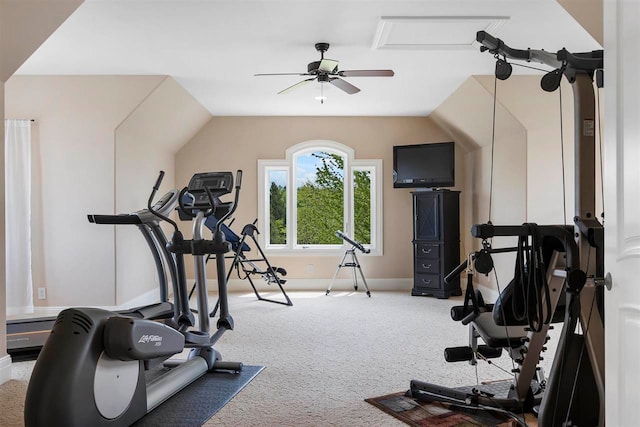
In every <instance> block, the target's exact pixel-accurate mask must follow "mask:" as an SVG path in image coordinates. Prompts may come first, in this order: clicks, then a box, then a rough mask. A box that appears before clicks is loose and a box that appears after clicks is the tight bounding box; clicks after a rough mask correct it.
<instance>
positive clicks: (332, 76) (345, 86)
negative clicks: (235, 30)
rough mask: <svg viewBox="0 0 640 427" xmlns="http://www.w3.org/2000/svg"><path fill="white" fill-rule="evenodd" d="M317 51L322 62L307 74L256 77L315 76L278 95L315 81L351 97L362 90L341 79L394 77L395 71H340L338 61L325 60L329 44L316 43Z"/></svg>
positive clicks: (311, 64) (277, 74)
mask: <svg viewBox="0 0 640 427" xmlns="http://www.w3.org/2000/svg"><path fill="white" fill-rule="evenodd" d="M316 50H317V51H318V52H320V61H314V62H310V63H309V64H308V65H307V72H306V73H271V74H254V75H255V76H313V77H311V78H309V79H305V80H302V81H301V82H298V83H296V84H294V85H293V86H289V87H288V88H286V89H283V90H281V91H280V92H278V95H280V94H284V93H288V92H290V91H292V90H293V89H296V88H298V87H300V86H304V85H305V84H307V83H310V82H312V81H314V80H318V81H319V82H320V83H331V84H332V85H334V86H335V87H337V88H338V89H342V90H343V91H345V92H346V93H348V94H349V95H353V94H354V93H358V92H360V89H359V88H357V87H356V86H354V85H352V84H351V83H349V82H347V81H346V80H343V79H341V77H393V75H394V72H393V70H342V71H338V61H335V60H333V59H325V57H324V53H325V52H326V51H327V50H329V43H316Z"/></svg>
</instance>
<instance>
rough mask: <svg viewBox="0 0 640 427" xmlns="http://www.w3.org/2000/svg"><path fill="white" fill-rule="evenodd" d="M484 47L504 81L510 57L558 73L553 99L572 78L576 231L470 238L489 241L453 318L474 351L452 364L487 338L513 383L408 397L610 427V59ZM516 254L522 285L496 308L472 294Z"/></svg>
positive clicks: (497, 232)
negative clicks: (604, 170) (606, 111)
mask: <svg viewBox="0 0 640 427" xmlns="http://www.w3.org/2000/svg"><path fill="white" fill-rule="evenodd" d="M477 41H478V42H479V43H480V44H481V45H482V47H481V48H480V49H481V51H482V52H485V51H488V52H490V53H492V54H493V55H494V56H495V58H496V60H497V63H496V70H495V71H496V78H497V79H501V80H505V79H506V78H508V77H509V75H510V74H511V64H509V63H508V62H507V59H514V60H522V61H527V62H530V61H535V62H539V63H542V64H546V65H548V66H550V67H552V68H553V70H552V71H550V72H548V73H547V74H545V75H544V77H543V78H542V82H541V87H542V89H544V90H545V91H548V92H552V91H555V90H556V89H558V88H559V86H560V83H561V80H562V77H563V76H565V77H566V78H567V80H568V81H569V83H571V86H572V88H573V94H574V101H575V102H574V109H575V216H574V224H573V226H567V225H536V224H523V225H521V226H499V225H493V224H491V223H487V224H479V225H474V226H473V227H472V230H471V233H472V235H473V236H474V237H476V238H479V239H482V242H483V249H482V250H480V251H478V252H476V253H474V254H472V256H470V258H469V259H468V260H467V261H465V262H464V263H463V264H462V265H461V266H459V267H458V268H456V269H455V270H454V271H453V272H452V273H451V274H449V276H448V277H449V279H450V278H451V277H452V276H453V275H457V274H460V273H461V272H462V270H464V269H465V268H467V273H468V279H469V280H468V283H467V287H468V288H467V294H466V296H465V303H464V305H463V306H462V307H457V308H454V310H452V317H453V319H454V320H462V322H463V323H464V324H469V325H470V328H471V331H470V338H471V339H470V349H469V350H465V351H461V350H459V349H448V350H450V352H449V355H448V358H450V359H452V361H453V360H471V361H472V362H474V361H475V360H476V358H483V357H484V356H483V354H482V351H480V349H479V346H477V345H476V342H475V341H474V340H475V339H476V338H477V337H481V338H482V339H483V340H484V341H485V343H486V344H487V346H489V347H490V348H505V349H507V351H508V352H509V354H510V356H511V357H512V360H513V364H514V369H513V374H514V379H513V381H511V382H510V384H508V385H507V387H506V388H503V390H501V391H497V390H495V388H490V387H489V386H490V385H489V386H484V385H476V386H471V387H460V388H448V387H443V386H438V385H435V384H429V383H425V382H422V381H416V380H414V381H412V382H411V388H410V390H409V392H408V394H409V395H411V396H412V397H414V398H418V399H424V400H427V401H439V402H447V403H451V404H454V405H458V406H463V407H467V408H474V409H487V410H491V411H496V412H503V413H505V412H506V413H509V414H510V415H511V416H512V417H513V418H514V419H516V421H517V422H518V423H519V424H521V425H526V424H524V420H523V418H521V417H520V416H518V414H521V415H524V412H526V411H530V410H532V409H533V410H534V411H537V416H538V425H540V426H543V427H545V426H596V425H597V426H604V419H605V418H604V402H605V399H604V397H605V394H604V393H605V391H604V307H603V299H604V297H603V284H604V279H603V278H604V229H603V226H602V224H601V223H600V222H599V221H598V219H597V218H596V214H595V209H596V202H595V192H596V190H595V189H596V178H595V176H596V174H595V170H596V156H595V152H596V144H595V135H596V127H595V123H596V122H595V119H596V108H595V95H594V82H595V83H596V86H597V88H600V87H602V86H603V85H602V82H603V79H602V68H603V52H602V51H593V52H586V53H576V54H572V53H570V52H568V51H567V50H565V49H562V50H560V51H558V52H557V53H555V54H554V53H550V52H546V51H542V50H531V49H527V50H519V49H512V48H510V47H509V46H507V45H506V44H505V43H504V42H503V41H502V40H500V39H496V38H494V37H492V36H491V35H489V34H487V33H486V32H484V31H480V32H478V34H477ZM595 90H596V91H597V89H595ZM494 96H495V94H494ZM495 236H516V237H518V247H517V248H508V249H505V250H499V249H493V248H491V244H490V239H491V238H493V237H495ZM510 250H513V251H515V252H516V253H517V256H516V268H515V272H516V274H515V277H514V279H513V280H512V281H511V283H510V284H509V285H508V286H507V287H506V288H505V289H503V290H502V292H501V294H500V296H499V298H498V300H497V301H496V304H495V305H493V306H491V305H486V304H484V303H483V302H482V300H481V297H479V294H478V293H477V292H476V291H475V290H474V289H473V270H472V268H473V265H472V263H473V264H475V269H476V270H477V271H480V272H482V273H485V274H488V273H489V272H490V271H492V270H493V265H492V261H491V253H495V252H498V251H510ZM469 287H470V288H469ZM563 300H564V301H563ZM562 302H564V310H561V311H563V314H564V318H563V321H564V324H563V329H562V333H561V335H560V338H559V342H558V347H557V350H556V355H555V358H554V360H553V364H552V367H551V371H550V374H549V377H548V378H547V379H546V380H545V379H544V378H543V376H542V375H541V371H540V370H539V368H538V367H537V365H538V362H539V360H541V357H540V354H541V352H543V351H544V350H546V347H545V343H546V341H547V340H548V337H547V335H546V334H547V331H548V329H549V328H550V323H552V322H553V321H554V320H558V319H557V316H554V315H555V314H557V310H558V307H560V306H561V303H562ZM538 403H539V407H538V406H537V405H538Z"/></svg>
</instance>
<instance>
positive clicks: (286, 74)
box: [254, 73, 311, 76]
mask: <svg viewBox="0 0 640 427" xmlns="http://www.w3.org/2000/svg"><path fill="white" fill-rule="evenodd" d="M310 75H311V74H309V73H266V74H265V73H262V74H254V76H310Z"/></svg>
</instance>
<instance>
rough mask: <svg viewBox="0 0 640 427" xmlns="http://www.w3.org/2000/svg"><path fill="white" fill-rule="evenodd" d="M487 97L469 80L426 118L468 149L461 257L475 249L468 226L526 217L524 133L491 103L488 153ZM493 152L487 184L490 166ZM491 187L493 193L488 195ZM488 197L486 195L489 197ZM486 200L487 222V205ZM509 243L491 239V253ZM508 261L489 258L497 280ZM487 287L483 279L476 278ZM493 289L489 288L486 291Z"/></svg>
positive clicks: (518, 221) (489, 99) (507, 271)
mask: <svg viewBox="0 0 640 427" xmlns="http://www.w3.org/2000/svg"><path fill="white" fill-rule="evenodd" d="M493 107H494V100H493V96H492V95H491V94H490V93H489V92H488V91H487V90H486V89H485V88H484V87H483V86H482V85H481V84H480V83H479V82H478V80H477V79H475V78H473V77H471V78H469V79H467V80H466V81H465V82H464V83H463V84H462V85H461V86H460V87H459V88H458V89H457V90H456V91H455V92H454V93H453V94H452V95H451V96H449V98H447V99H446V100H445V101H444V102H443V103H442V104H441V105H440V106H438V108H437V109H436V110H435V111H434V112H433V113H432V115H431V117H433V119H434V120H435V121H436V122H438V123H440V124H441V125H442V126H443V127H444V128H446V129H447V130H449V132H451V134H452V135H454V136H455V137H456V139H458V140H460V141H464V144H465V146H466V147H467V148H468V150H469V151H468V154H467V158H466V165H467V171H468V173H467V182H466V188H467V191H466V192H464V193H463V197H464V199H465V202H466V203H465V206H466V208H465V210H464V211H463V214H462V217H463V218H464V219H465V220H464V229H463V233H462V242H463V247H464V250H463V252H464V253H465V254H468V253H469V252H471V251H473V250H477V249H479V248H480V247H481V246H480V241H479V240H478V239H474V238H473V237H471V234H470V232H469V231H470V229H471V226H472V225H473V224H476V223H485V222H487V220H489V218H490V219H491V221H492V222H493V223H494V224H521V223H523V222H524V221H525V219H526V214H527V196H526V193H527V185H528V184H527V169H528V165H527V134H528V130H527V128H526V127H525V126H524V125H523V124H522V122H521V121H520V120H518V118H517V117H516V116H515V115H514V114H512V112H511V111H509V110H508V109H507V108H505V106H504V105H503V104H502V102H497V103H496V120H495V142H494V144H493V147H492V138H493V137H494V131H493ZM492 151H493V182H492V179H491V169H492V167H491V163H492ZM491 186H493V192H491V191H490V189H491ZM491 194H492V195H491ZM490 198H491V216H489V201H490ZM512 240H513V239H508V238H499V239H498V238H497V239H494V241H493V245H494V247H501V246H510V245H511V244H512V243H513V242H512ZM512 258H513V257H512V256H510V255H501V256H496V257H495V265H496V271H497V272H498V276H499V277H508V276H509V274H512V272H513V264H512ZM478 279H479V281H480V282H482V283H485V284H487V283H488V281H487V278H485V277H479V278H478ZM491 286H493V285H491Z"/></svg>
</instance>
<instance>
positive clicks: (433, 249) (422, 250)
mask: <svg viewBox="0 0 640 427" xmlns="http://www.w3.org/2000/svg"><path fill="white" fill-rule="evenodd" d="M416 257H417V258H430V259H438V258H440V245H429V244H427V243H418V244H416Z"/></svg>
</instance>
